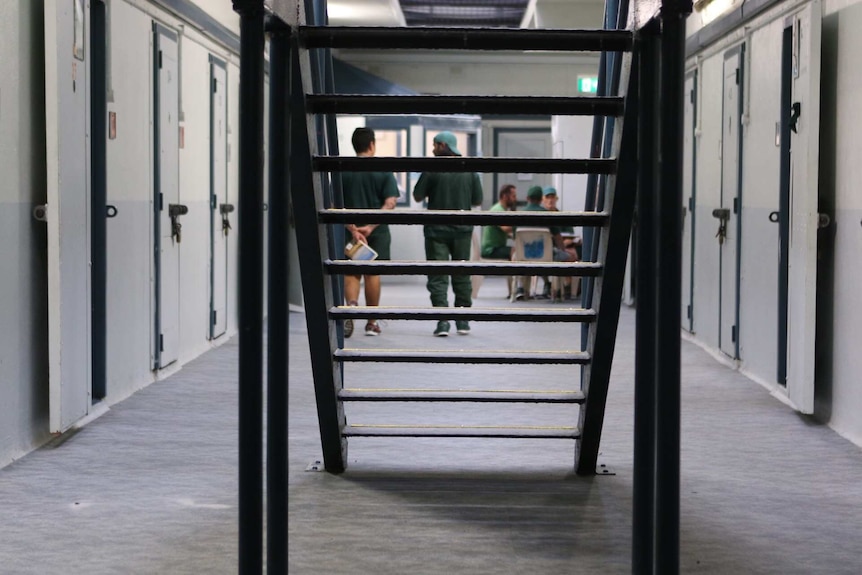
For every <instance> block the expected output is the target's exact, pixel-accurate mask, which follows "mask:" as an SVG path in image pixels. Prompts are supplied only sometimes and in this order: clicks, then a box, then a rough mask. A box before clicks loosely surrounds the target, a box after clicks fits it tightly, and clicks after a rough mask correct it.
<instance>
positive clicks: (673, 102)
mask: <svg viewBox="0 0 862 575" xmlns="http://www.w3.org/2000/svg"><path fill="white" fill-rule="evenodd" d="M690 12H691V2H688V3H686V2H685V0H682V1H677V2H665V3H664V4H663V5H662V8H661V25H662V35H661V69H660V89H661V102H660V104H659V106H660V110H661V125H660V128H659V130H660V131H659V133H660V148H659V149H660V151H659V154H660V158H659V182H660V187H659V189H660V190H661V192H660V193H659V194H658V195H657V196H656V204H655V213H656V218H655V225H656V235H657V240H658V241H657V244H656V250H655V255H656V263H657V268H656V269H657V283H656V291H657V293H656V301H657V306H656V342H657V349H656V394H657V398H658V399H657V401H656V411H655V417H656V436H655V446H656V480H655V481H656V496H655V566H656V572H657V573H662V574H674V573H679V469H680V464H679V459H680V453H679V449H680V333H679V330H680V319H681V317H680V316H681V312H680V301H681V299H682V212H681V210H680V206H681V205H682V152H683V149H682V146H683V110H684V107H683V106H684V95H683V91H684V73H685V66H684V64H685V18H686V16H687V15H688V14H689V13H690Z"/></svg>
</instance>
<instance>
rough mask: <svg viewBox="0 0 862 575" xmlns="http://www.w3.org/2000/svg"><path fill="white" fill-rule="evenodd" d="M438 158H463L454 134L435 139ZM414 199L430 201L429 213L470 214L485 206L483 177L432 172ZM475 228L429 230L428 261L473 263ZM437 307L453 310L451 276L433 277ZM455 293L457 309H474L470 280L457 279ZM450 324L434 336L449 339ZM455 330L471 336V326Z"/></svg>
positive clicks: (431, 286) (440, 324) (464, 323)
mask: <svg viewBox="0 0 862 575" xmlns="http://www.w3.org/2000/svg"><path fill="white" fill-rule="evenodd" d="M433 152H434V155H435V156H460V155H461V152H460V151H459V150H458V140H457V139H456V138H455V134H453V133H452V132H440V133H439V134H437V135H436V136H434V150H433ZM413 199H415V200H416V201H417V202H421V201H423V200H427V201H428V209H429V210H470V209H471V208H472V206H478V205H481V204H482V183H481V182H480V181H479V175H478V174H476V173H466V172H452V173H450V172H428V173H424V174H422V175H421V176H420V177H419V181H418V182H416V186H415V187H414V188H413ZM472 233H473V226H461V225H427V226H425V257H426V258H428V259H429V260H444V261H448V260H450V259H451V260H453V261H458V260H464V261H466V260H469V259H470V244H471V235H472ZM426 286H427V288H428V293H429V294H430V296H431V305H433V306H434V307H449V300H448V297H447V293H448V291H449V276H444V275H429V276H428V282H427V284H426ZM452 291H453V292H455V307H471V306H472V305H473V297H472V291H473V287H472V283H471V281H470V276H464V275H453V276H452ZM449 327H450V326H449V322H448V321H445V320H441V321H439V322H437V329H435V330H434V335H435V336H437V337H445V336H447V335H449ZM455 327H456V328H457V330H458V333H459V334H460V335H467V334H468V333H470V324H469V322H467V321H462V320H458V321H456V322H455Z"/></svg>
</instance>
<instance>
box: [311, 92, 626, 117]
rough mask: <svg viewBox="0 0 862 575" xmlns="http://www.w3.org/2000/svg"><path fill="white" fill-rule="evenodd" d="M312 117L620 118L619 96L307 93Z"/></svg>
mask: <svg viewBox="0 0 862 575" xmlns="http://www.w3.org/2000/svg"><path fill="white" fill-rule="evenodd" d="M305 101H306V103H307V104H308V109H309V111H310V112H311V113H313V114H386V115H392V114H441V115H450V114H542V115H547V114H552V115H555V116H619V115H620V114H622V112H623V99H622V98H617V97H592V96H590V97H587V96H578V97H559V96H553V97H552V96H430V95H416V96H404V95H398V96H388V95H382V94H381V95H359V94H307V95H306V97H305Z"/></svg>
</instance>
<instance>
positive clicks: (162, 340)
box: [159, 333, 165, 352]
mask: <svg viewBox="0 0 862 575" xmlns="http://www.w3.org/2000/svg"><path fill="white" fill-rule="evenodd" d="M159 351H160V352H162V351H165V334H163V333H160V334H159Z"/></svg>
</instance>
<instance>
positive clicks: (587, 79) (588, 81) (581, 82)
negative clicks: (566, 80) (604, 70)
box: [578, 76, 599, 94]
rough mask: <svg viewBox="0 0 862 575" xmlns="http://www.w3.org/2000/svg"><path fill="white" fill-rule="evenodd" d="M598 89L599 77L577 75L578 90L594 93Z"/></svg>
mask: <svg viewBox="0 0 862 575" xmlns="http://www.w3.org/2000/svg"><path fill="white" fill-rule="evenodd" d="M598 89H599V79H598V77H597V76H578V92H584V93H586V94H595V93H596V91H598Z"/></svg>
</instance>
